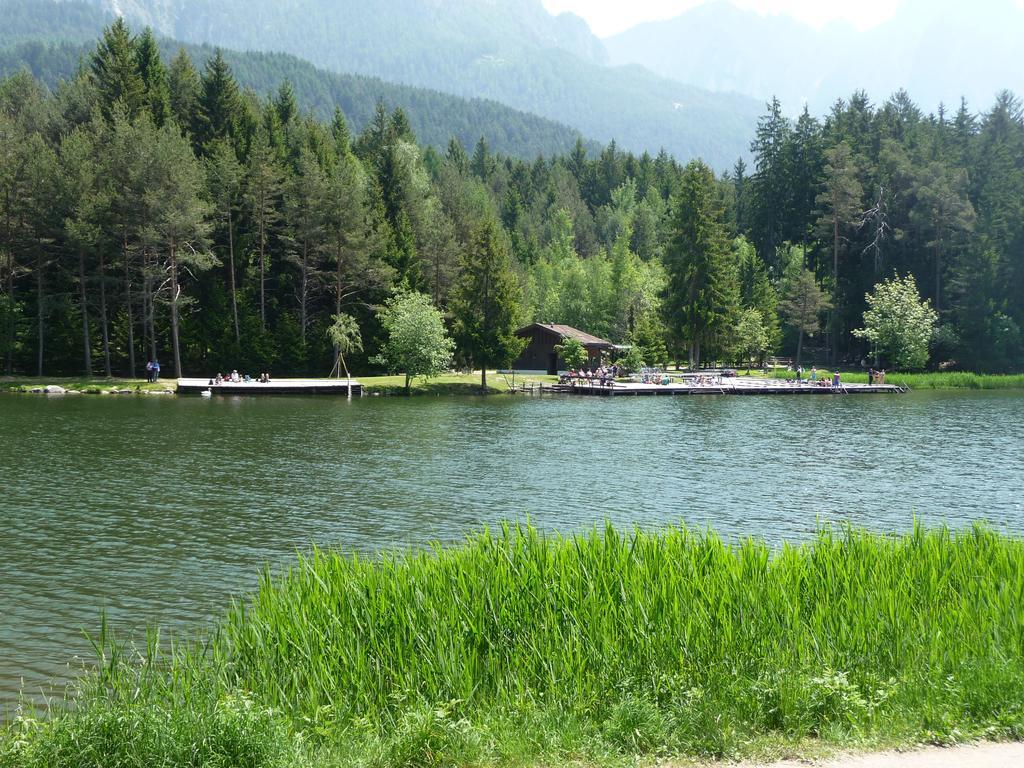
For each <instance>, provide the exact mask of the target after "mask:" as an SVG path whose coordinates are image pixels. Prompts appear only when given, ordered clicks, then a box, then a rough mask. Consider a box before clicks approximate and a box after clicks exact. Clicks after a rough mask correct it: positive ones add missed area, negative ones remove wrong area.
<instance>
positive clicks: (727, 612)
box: [0, 528, 1024, 768]
mask: <svg viewBox="0 0 1024 768" xmlns="http://www.w3.org/2000/svg"><path fill="white" fill-rule="evenodd" d="M99 646H100V647H101V648H103V649H104V657H103V665H102V668H101V670H100V672H99V673H98V674H97V675H96V676H94V677H93V678H91V679H89V680H87V681H86V682H85V683H84V684H83V686H82V691H81V695H80V697H79V700H78V702H77V705H76V707H75V708H73V709H69V710H66V711H63V712H60V713H56V715H55V716H54V717H53V719H51V720H49V721H47V722H41V721H35V720H23V721H20V722H18V723H16V724H15V725H14V727H13V728H11V729H10V730H9V731H8V732H7V733H6V735H5V736H3V737H0V765H3V766H5V768H6V766H15V765H17V766H26V767H28V768H32V767H34V766H57V765H60V766H99V765H104V766H113V765H117V766H120V765H125V766H127V765H153V766H171V765H180V764H189V765H195V766H199V765H218V766H219V765H240V766H254V767H255V766H292V765H293V766H305V765H310V766H311V765H338V766H341V765H366V766H455V765H467V766H468V765H473V766H487V765H513V766H520V765H521V766H527V765H556V764H565V763H567V762H576V763H577V764H593V765H598V764H600V765H612V764H623V765H625V764H636V760H637V758H640V761H641V763H653V762H654V761H655V760H657V759H659V758H663V757H666V756H669V757H671V756H713V757H736V756H743V755H755V756H757V755H762V756H767V755H773V754H779V753H782V752H786V753H789V754H805V753H815V752H819V751H820V750H821V749H823V748H828V747H831V746H845V747H848V746H855V747H866V746H873V745H897V744H910V743H917V742H934V743H949V742H953V741H959V740H963V739H967V738H974V737H983V738H1020V737H1022V736H1024V704H1022V702H1024V542H1022V541H1019V540H1016V539H1009V538H1005V537H1002V536H999V535H997V534H995V533H993V532H990V531H987V530H984V529H975V530H973V531H969V532H963V533H956V534H954V533H950V532H949V531H946V530H933V531H924V530H921V529H915V530H914V531H913V532H911V533H909V534H906V535H902V536H879V535H873V534H868V533H863V532H856V531H844V532H841V533H834V532H832V531H830V530H823V531H821V532H820V533H819V535H818V536H817V537H816V538H815V539H814V540H813V541H811V542H810V543H808V544H806V545H803V546H798V547H797V546H786V547H784V548H782V549H781V550H777V551H772V550H771V549H770V548H769V547H767V546H766V545H764V544H762V543H758V542H753V541H750V542H746V543H742V544H740V545H736V546H729V545H726V544H725V543H723V542H722V541H720V540H719V539H717V538H716V537H714V536H713V535H706V536H705V535H694V534H691V533H688V532H686V531H680V530H669V531H667V532H664V533H662V534H646V533H639V532H637V533H628V534H624V533H621V532H617V531H615V530H613V529H610V528H609V529H607V530H602V531H595V532H592V533H590V534H589V535H583V536H578V537H572V538H558V537H550V536H544V535H542V534H540V533H538V532H536V531H534V530H532V529H529V528H506V529H503V530H501V531H500V532H498V533H497V534H489V533H482V534H480V535H477V536H474V537H472V538H470V539H469V540H467V541H466V542H465V543H464V544H462V545H460V546H456V547H451V548H434V549H431V550H429V551H408V552H399V553H395V554H392V555H388V556H384V557H381V558H378V559H362V558H358V557H355V556H349V555H345V554H343V553H340V552H333V551H319V552H314V553H312V554H310V555H309V556H307V557H303V558H300V560H299V561H298V563H297V564H296V565H295V566H294V567H293V568H292V569H291V570H289V571H288V572H287V573H284V574H280V575H279V576H277V577H271V576H269V575H266V576H265V577H264V579H263V580H262V582H261V584H260V587H259V590H258V592H257V593H256V594H254V595H253V596H252V597H251V598H250V599H248V600H247V601H245V602H243V603H239V604H238V605H236V606H235V607H234V608H233V609H232V610H231V611H230V612H229V614H228V615H227V616H226V618H225V619H224V620H223V621H222V622H221V624H220V625H219V627H218V628H217V631H216V632H215V633H214V639H213V640H211V641H209V642H208V643H206V644H204V645H179V646H178V647H177V648H175V649H174V650H173V651H171V652H169V653H167V654H165V655H164V656H163V657H161V656H160V654H159V653H158V652H157V651H156V647H155V643H151V647H150V648H149V649H147V650H146V651H145V652H144V653H143V654H142V657H143V658H144V659H145V661H136V662H131V661H130V660H129V656H128V655H126V654H124V653H123V652H120V651H118V649H117V646H116V645H114V644H113V643H111V642H109V641H107V640H101V641H100V642H99ZM186 757H188V759H187V760H186V759H185V758H186Z"/></svg>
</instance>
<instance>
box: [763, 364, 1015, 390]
mask: <svg viewBox="0 0 1024 768" xmlns="http://www.w3.org/2000/svg"><path fill="white" fill-rule="evenodd" d="M822 370H823V371H824V370H825V369H822ZM770 375H771V376H773V377H774V378H776V379H792V378H793V376H794V373H793V372H792V371H786V370H782V369H776V370H775V371H773V372H772V373H771V374H770ZM810 375H811V372H810V368H808V369H806V370H805V371H804V378H805V379H806V378H808V377H809V376H810ZM842 380H843V382H844V383H847V384H867V383H868V374H867V373H859V372H858V373H847V372H845V371H844V372H843V374H842ZM885 383H886V384H902V385H906V386H908V387H910V388H911V389H1024V374H1019V373H1018V374H986V373H969V372H964V371H941V372H934V373H900V372H899V371H889V372H887V373H886V376H885Z"/></svg>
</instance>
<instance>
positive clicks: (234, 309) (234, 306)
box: [228, 207, 242, 344]
mask: <svg viewBox="0 0 1024 768" xmlns="http://www.w3.org/2000/svg"><path fill="white" fill-rule="evenodd" d="M228 272H229V274H230V276H231V315H232V316H233V317H234V319H235V343H236V344H241V343H242V331H241V329H240V328H239V325H238V290H237V288H236V286H235V230H234V223H233V222H232V219H231V208H230V207H229V208H228Z"/></svg>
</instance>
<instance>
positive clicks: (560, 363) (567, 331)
mask: <svg viewBox="0 0 1024 768" xmlns="http://www.w3.org/2000/svg"><path fill="white" fill-rule="evenodd" d="M516 336H518V337H520V338H522V339H529V342H530V343H529V344H527V346H526V349H524V350H523V353H522V354H521V355H520V356H519V357H518V358H517V359H516V361H515V362H514V363H512V369H513V370H516V371H538V372H540V371H543V372H546V373H548V374H551V375H555V374H557V373H558V372H559V371H564V370H565V369H566V365H565V361H564V360H562V358H561V357H560V356H559V355H558V353H557V352H556V351H555V347H557V346H558V345H559V344H561V343H562V342H564V341H565V340H566V339H576V340H577V341H579V342H580V344H582V345H583V347H584V348H585V349H586V350H587V356H588V360H587V366H588V367H589V368H598V367H600V366H601V364H602V363H603V362H604V361H605V360H606V357H607V355H608V354H609V353H610V352H611V351H612V350H613V349H614V348H615V345H614V344H612V343H611V342H610V341H605V340H604V339H599V338H598V337H597V336H591V335H590V334H589V333H586V332H585V331H581V330H579V329H578V328H573V327H572V326H569V325H555V324H553V323H533V324H532V325H527V326H525V327H523V328H520V329H519V330H518V331H516Z"/></svg>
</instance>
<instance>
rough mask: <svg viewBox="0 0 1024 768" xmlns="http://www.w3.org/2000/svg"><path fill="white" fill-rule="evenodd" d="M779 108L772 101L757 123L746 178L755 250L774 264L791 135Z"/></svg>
mask: <svg viewBox="0 0 1024 768" xmlns="http://www.w3.org/2000/svg"><path fill="white" fill-rule="evenodd" d="M791 130H792V129H791V127H790V124H789V120H788V119H786V117H785V116H784V115H783V114H782V105H781V104H780V103H779V100H778V99H776V98H773V99H772V100H771V101H770V102H769V103H768V112H767V114H766V115H764V116H763V117H762V118H761V119H760V120H759V121H758V123H757V134H756V137H755V138H754V141H753V142H751V144H750V151H751V153H752V154H753V155H754V167H755V172H754V175H753V176H751V177H750V194H751V197H752V200H753V203H754V205H753V210H752V211H751V214H750V231H751V235H752V238H753V240H754V245H755V246H757V251H758V253H760V254H761V255H762V257H763V258H764V259H765V261H766V262H768V263H769V264H770V265H775V252H776V249H777V248H778V247H779V246H780V245H782V242H783V240H785V224H786V220H787V211H788V210H789V207H790V199H791V194H792V188H791V183H790V179H789V177H788V171H789V168H788V167H787V163H786V146H787V144H788V142H789V136H790V132H791Z"/></svg>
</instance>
